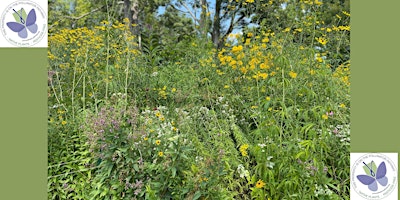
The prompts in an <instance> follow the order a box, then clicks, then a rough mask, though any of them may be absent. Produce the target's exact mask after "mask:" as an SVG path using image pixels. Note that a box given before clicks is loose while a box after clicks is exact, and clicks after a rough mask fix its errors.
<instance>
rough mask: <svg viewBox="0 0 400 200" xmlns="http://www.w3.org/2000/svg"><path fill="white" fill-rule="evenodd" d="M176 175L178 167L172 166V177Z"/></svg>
mask: <svg viewBox="0 0 400 200" xmlns="http://www.w3.org/2000/svg"><path fill="white" fill-rule="evenodd" d="M175 175H176V168H175V167H173V168H172V177H175Z"/></svg>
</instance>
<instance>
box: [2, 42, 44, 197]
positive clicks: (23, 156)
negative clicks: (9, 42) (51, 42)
mask: <svg viewBox="0 0 400 200" xmlns="http://www.w3.org/2000/svg"><path fill="white" fill-rule="evenodd" d="M46 65H47V49H46V48H29V49H27V48H2V49H0V66H1V70H0V74H1V78H0V93H1V98H0V99H1V100H0V121H1V122H0V124H1V127H0V159H1V164H0V199H13V200H14V199H15V200H20V199H21V200H22V199H35V200H36V199H37V200H44V199H47V120H46V119H47V92H46V84H47V82H46V81H47V72H46Z"/></svg>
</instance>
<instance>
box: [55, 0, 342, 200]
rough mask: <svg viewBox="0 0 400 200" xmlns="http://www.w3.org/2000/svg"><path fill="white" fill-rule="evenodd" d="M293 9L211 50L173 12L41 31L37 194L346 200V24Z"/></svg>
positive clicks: (292, 4) (249, 7)
mask: <svg viewBox="0 0 400 200" xmlns="http://www.w3.org/2000/svg"><path fill="white" fill-rule="evenodd" d="M250 2H251V1H248V2H247V3H246V9H245V10H247V11H251V10H253V11H254V10H256V8H261V7H257V4H255V3H256V2H258V1H255V3H254V4H252V3H250ZM313 2H315V1H313ZM244 3H245V2H244V1H243V2H241V5H242V6H245V4H244ZM235 5H236V3H235ZM238 5H239V4H238ZM224 6H225V5H224ZM258 6H260V5H258ZM271 6H272V5H271ZM275 6H277V5H275ZM296 6H298V7H296ZM301 6H309V7H308V8H309V9H311V10H312V9H317V8H318V9H322V8H324V7H323V6H320V7H318V6H319V5H310V4H307V3H306V2H305V1H301V3H298V4H295V2H294V1H289V2H288V7H287V8H286V9H287V11H288V13H287V22H290V23H291V24H289V26H287V27H286V26H282V24H277V25H276V26H275V28H276V29H272V28H270V27H268V28H267V27H266V26H265V24H261V25H262V26H261V27H257V28H246V29H244V30H243V31H244V33H243V34H235V35H231V36H230V37H229V40H228V41H227V43H226V44H225V46H224V48H222V49H219V50H217V49H214V48H213V45H212V44H211V43H210V42H207V40H206V39H204V38H201V39H200V38H196V37H195V36H188V37H186V36H183V39H182V38H180V36H182V35H188V34H189V32H191V31H192V29H191V28H189V27H187V26H191V25H190V23H189V22H188V23H187V24H185V25H184V26H183V27H185V28H186V29H184V28H183V27H180V28H179V26H178V25H177V24H174V23H175V22H176V21H180V20H182V21H181V22H182V23H183V24H184V21H185V19H184V17H181V16H179V15H178V14H177V13H172V11H171V13H169V16H168V17H170V18H169V19H167V18H166V19H164V21H162V24H164V25H167V24H169V25H171V24H174V25H172V26H174V27H175V26H176V27H177V28H176V29H173V30H171V34H170V35H168V36H166V35H163V34H164V33H166V31H167V29H166V28H165V27H163V25H159V26H156V25H155V26H154V27H149V28H148V29H143V30H144V32H143V33H144V35H143V37H142V38H141V39H142V40H139V38H138V37H134V36H133V35H132V34H131V32H130V29H129V26H128V23H129V22H128V21H124V22H123V23H119V22H117V21H114V22H113V23H110V22H109V21H103V22H102V24H104V25H102V26H95V27H93V28H79V29H70V30H68V29H63V30H59V31H58V32H57V31H54V32H53V33H52V35H51V37H50V38H49V44H50V45H49V47H50V48H49V80H48V83H49V87H48V93H49V98H48V100H49V168H48V172H49V178H48V180H49V184H48V192H49V199H349V190H350V188H349V173H350V172H349V166H348V163H349V162H348V161H349V144H350V120H349V117H350V108H349V105H350V103H349V102H350V95H349V89H350V87H349V86H350V82H349V77H350V71H349V68H350V60H349V57H348V56H349V55H348V53H349V52H348V51H341V50H340V49H341V48H342V45H345V46H346V45H348V40H349V27H348V26H347V25H348V24H347V23H343V24H341V25H340V26H342V27H341V28H340V26H339V25H338V26H336V28H337V29H335V30H334V28H335V26H330V25H329V26H326V27H324V26H322V25H321V24H322V22H321V21H320V18H321V15H320V14H318V10H312V11H313V12H309V13H306V14H304V16H302V17H304V19H305V20H306V21H303V22H304V23H303V22H299V21H297V20H295V19H293V17H294V16H296V15H300V14H301V13H302V12H299V8H301ZM243 8H244V7H243ZM266 8H267V7H266ZM324 9H326V8H324ZM314 11H315V12H314ZM254 12H255V11H254ZM338 15H340V16H342V17H343V18H344V16H347V14H346V13H343V12H341V13H338ZM166 16H167V15H166ZM343 18H342V19H343ZM146 19H147V20H149V21H148V23H153V22H154V21H151V20H153V19H155V18H152V17H149V18H146ZM307 20H308V21H307ZM317 21H320V22H319V23H320V25H321V27H318V28H316V27H317V26H316V25H317ZM332 21H335V20H332ZM342 22H343V21H342ZM308 23H311V25H310V24H308ZM338 23H339V22H338ZM154 24H156V23H154ZM331 25H332V24H331ZM271 27H273V26H271ZM181 28H182V29H181ZM328 28H330V29H331V31H328ZM159 31H164V32H162V34H160V32H159ZM185 31H187V32H185ZM178 32H185V33H184V34H182V35H180V34H178ZM140 41H141V42H142V46H140V45H139V42H140ZM333 41H339V42H340V44H338V43H335V42H333ZM316 47H317V48H316ZM338 49H339V50H338ZM334 54H337V55H338V58H340V61H336V60H335V57H334V56H332V55H334Z"/></svg>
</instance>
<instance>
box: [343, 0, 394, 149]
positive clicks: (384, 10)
mask: <svg viewBox="0 0 400 200" xmlns="http://www.w3.org/2000/svg"><path fill="white" fill-rule="evenodd" d="M399 9H400V1H390V3H388V2H385V1H382V2H379V3H378V2H369V1H352V4H351V63H352V65H351V100H352V101H351V131H352V135H351V151H352V152H362V151H366V152H368V151H372V152H374V151H379V152H400V129H399V125H400V121H399V119H400V106H399V103H400V89H399V87H400V64H399V58H400V54H399V52H400V50H399V49H400V36H399V31H398V29H399V23H398V20H399V19H400V13H399V12H398V11H399Z"/></svg>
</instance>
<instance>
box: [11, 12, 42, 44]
mask: <svg viewBox="0 0 400 200" xmlns="http://www.w3.org/2000/svg"><path fill="white" fill-rule="evenodd" d="M13 10H14V9H13ZM14 12H15V13H17V15H18V16H19V21H20V23H18V22H8V23H7V26H8V28H10V29H11V30H12V31H14V32H18V36H19V37H21V38H27V37H28V31H26V29H28V30H29V31H30V32H31V33H36V32H37V30H38V26H37V24H36V12H35V9H32V10H31V11H29V13H28V16H27V17H26V19H24V17H23V15H22V12H24V13H25V11H23V9H21V13H18V12H17V11H15V10H14ZM25 15H26V14H25Z"/></svg>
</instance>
